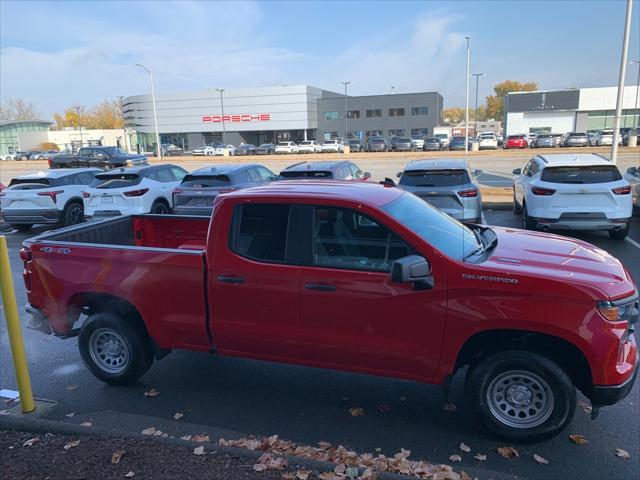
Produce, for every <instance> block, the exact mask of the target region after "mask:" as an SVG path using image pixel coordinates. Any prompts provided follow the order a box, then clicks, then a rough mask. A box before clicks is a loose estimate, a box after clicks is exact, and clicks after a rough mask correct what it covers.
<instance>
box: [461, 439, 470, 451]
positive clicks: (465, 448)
mask: <svg viewBox="0 0 640 480" xmlns="http://www.w3.org/2000/svg"><path fill="white" fill-rule="evenodd" d="M460 450H462V451H463V452H467V453H469V452H470V451H471V447H470V446H469V445H467V444H466V443H464V442H460Z"/></svg>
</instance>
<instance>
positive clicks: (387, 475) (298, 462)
mask: <svg viewBox="0 0 640 480" xmlns="http://www.w3.org/2000/svg"><path fill="white" fill-rule="evenodd" d="M0 429H5V430H12V431H23V432H33V433H41V434H45V433H53V434H58V435H74V436H75V435H90V436H103V437H111V438H129V439H137V440H151V441H155V442H159V443H163V444H165V445H173V446H180V447H189V448H195V446H205V447H208V450H210V451H216V452H222V453H225V454H227V455H230V456H236V457H244V458H247V459H255V460H257V459H258V458H260V457H261V456H262V454H263V453H265V452H264V451H262V450H247V449H243V448H236V447H226V446H223V445H218V444H217V443H213V442H202V443H199V442H193V441H190V440H182V439H180V438H164V437H159V436H155V435H143V434H142V433H136V432H127V431H124V430H109V429H106V428H99V427H83V426H81V425H76V424H70V423H64V422H58V421H53V420H43V419H38V420H34V419H30V418H25V417H12V416H3V417H0ZM277 456H278V457H283V458H285V459H286V460H287V464H288V465H289V466H290V467H294V468H295V467H304V468H307V469H311V470H315V471H318V472H330V471H331V472H332V471H333V470H334V468H335V467H336V465H337V464H335V463H331V462H323V461H320V460H313V459H310V458H305V457H296V456H291V455H277ZM454 468H455V470H456V471H458V472H459V471H460V470H464V471H465V472H466V473H468V474H469V475H471V477H478V478H492V479H494V480H521V477H517V476H514V475H511V474H507V473H503V472H496V471H493V470H486V469H481V468H473V467H469V468H467V467H465V468H463V467H462V466H460V467H454ZM362 471H363V470H362V469H360V473H362ZM378 478H379V479H380V480H407V479H410V478H418V477H412V476H407V475H402V474H399V473H391V472H380V473H379V474H378Z"/></svg>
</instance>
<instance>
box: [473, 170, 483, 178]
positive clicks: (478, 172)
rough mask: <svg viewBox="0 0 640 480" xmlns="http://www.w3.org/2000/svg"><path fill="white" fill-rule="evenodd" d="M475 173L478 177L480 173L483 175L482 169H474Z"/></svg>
mask: <svg viewBox="0 0 640 480" xmlns="http://www.w3.org/2000/svg"><path fill="white" fill-rule="evenodd" d="M473 174H474V175H475V176H476V177H477V176H479V175H482V170H479V169H476V170H474V171H473Z"/></svg>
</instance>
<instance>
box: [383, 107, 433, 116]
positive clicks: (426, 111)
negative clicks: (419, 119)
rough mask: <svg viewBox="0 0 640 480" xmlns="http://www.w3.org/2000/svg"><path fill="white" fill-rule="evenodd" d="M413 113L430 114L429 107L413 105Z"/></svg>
mask: <svg viewBox="0 0 640 480" xmlns="http://www.w3.org/2000/svg"><path fill="white" fill-rule="evenodd" d="M389 115H391V114H389ZM403 115H404V114H403ZM411 115H429V107H411Z"/></svg>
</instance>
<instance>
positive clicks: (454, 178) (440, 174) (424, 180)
mask: <svg viewBox="0 0 640 480" xmlns="http://www.w3.org/2000/svg"><path fill="white" fill-rule="evenodd" d="M469 182H471V179H470V178H469V174H468V173H467V171H466V170H459V169H448V170H412V171H407V172H404V173H403V174H402V178H400V185H408V186H410V187H455V186H458V185H464V184H465V183H469Z"/></svg>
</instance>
